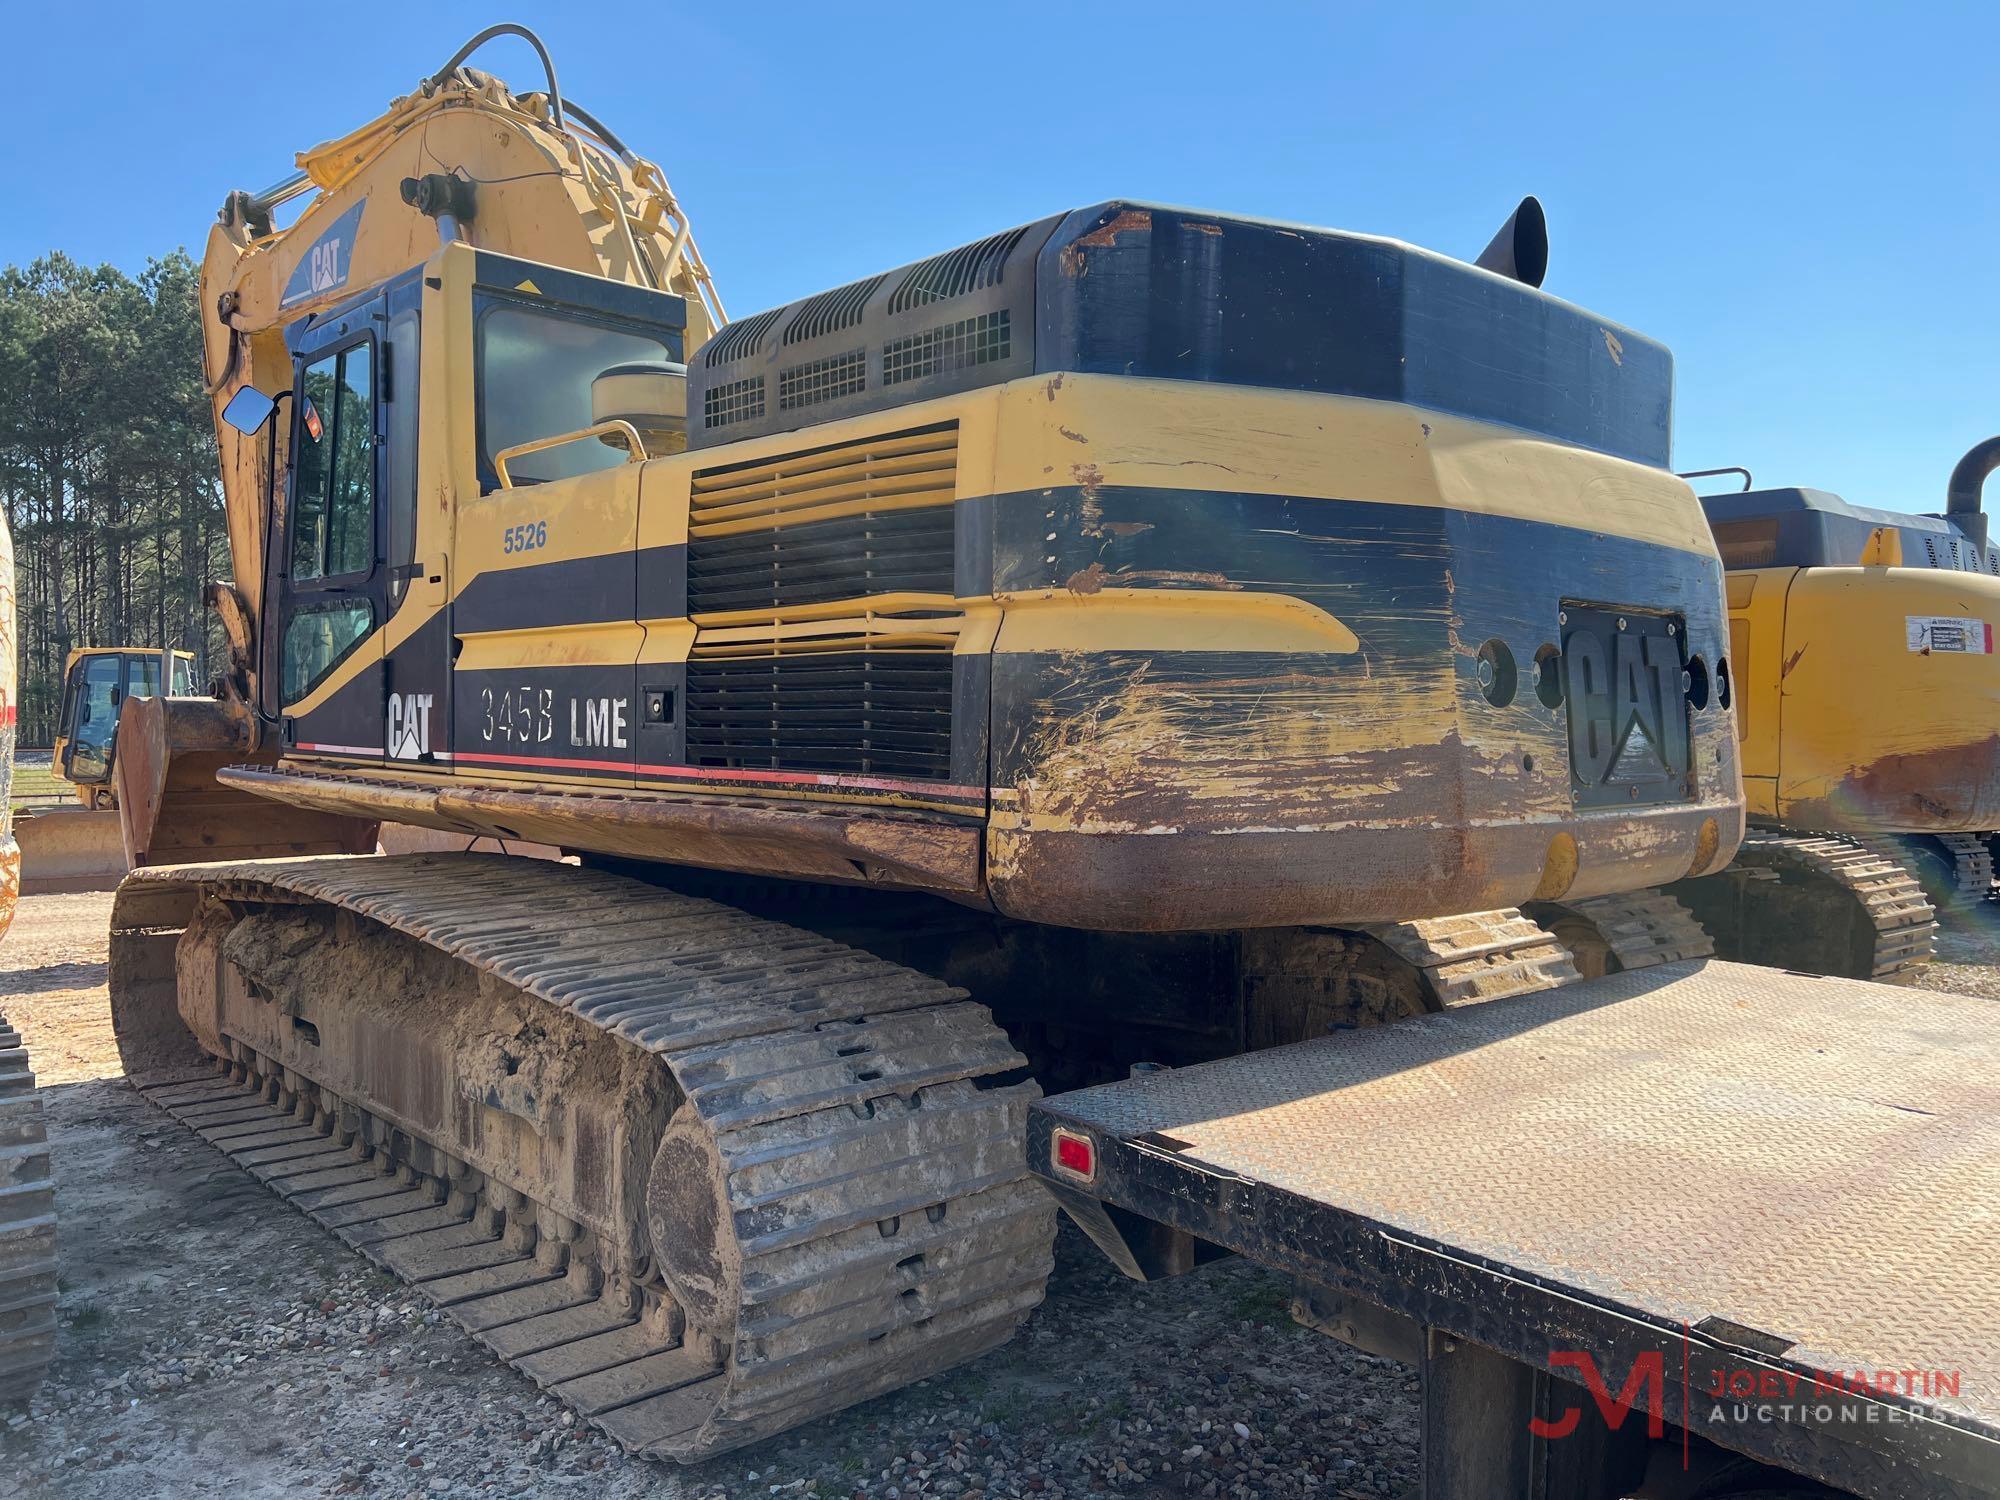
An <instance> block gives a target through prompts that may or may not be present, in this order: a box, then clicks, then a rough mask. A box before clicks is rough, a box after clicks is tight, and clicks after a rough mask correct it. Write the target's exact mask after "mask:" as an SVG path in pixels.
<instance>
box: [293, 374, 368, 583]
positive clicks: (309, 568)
mask: <svg viewBox="0 0 2000 1500" xmlns="http://www.w3.org/2000/svg"><path fill="white" fill-rule="evenodd" d="M298 407H299V414H298V459H297V467H296V469H295V470H294V479H293V488H292V526H291V547H292V582H293V583H310V582H312V581H313V580H315V579H320V578H338V577H341V576H343V575H346V574H352V573H366V572H367V571H368V570H369V569H370V568H372V567H374V565H375V377H374V358H373V353H372V351H371V349H370V347H369V346H368V345H367V344H353V345H350V346H349V347H347V348H345V349H342V350H340V351H339V352H338V353H335V354H329V355H326V356H324V357H323V358H320V359H316V360H314V361H313V362H312V363H311V364H309V365H307V366H306V367H305V368H304V369H303V370H301V371H300V374H299V402H298Z"/></svg>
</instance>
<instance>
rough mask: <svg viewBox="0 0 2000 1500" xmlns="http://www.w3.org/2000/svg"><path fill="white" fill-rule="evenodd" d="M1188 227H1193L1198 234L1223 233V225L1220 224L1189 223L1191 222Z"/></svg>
mask: <svg viewBox="0 0 2000 1500" xmlns="http://www.w3.org/2000/svg"><path fill="white" fill-rule="evenodd" d="M1187 227H1188V228H1189V229H1192V230H1193V231H1194V232H1195V233H1196V234H1213V235H1220V234H1221V233H1222V226H1221V225H1220V224H1195V223H1189V224H1188V225H1187Z"/></svg>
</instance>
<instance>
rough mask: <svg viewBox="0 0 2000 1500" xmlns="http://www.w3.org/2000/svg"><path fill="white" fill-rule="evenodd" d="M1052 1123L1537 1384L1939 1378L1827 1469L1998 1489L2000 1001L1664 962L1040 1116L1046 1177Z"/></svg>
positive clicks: (1144, 1190)
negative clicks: (1952, 1377)
mask: <svg viewBox="0 0 2000 1500" xmlns="http://www.w3.org/2000/svg"><path fill="white" fill-rule="evenodd" d="M1052 1123H1062V1124H1068V1125H1073V1126H1078V1125H1080V1126H1083V1127H1086V1128H1087V1129H1088V1130H1089V1131H1091V1132H1092V1133H1093V1134H1094V1135H1095V1136H1096V1137H1097V1139H1098V1141H1099V1144H1100V1159H1101V1163H1102V1164H1101V1167H1100V1180H1099V1181H1098V1182H1096V1183H1094V1184H1092V1185H1091V1186H1090V1187H1089V1188H1088V1189H1087V1190H1086V1191H1089V1192H1092V1193H1095V1194H1097V1195H1100V1196H1102V1197H1104V1198H1106V1199H1107V1200H1108V1201H1111V1202H1114V1203H1118V1204H1120V1205H1122V1206H1124V1207H1127V1208H1132V1209H1134V1210H1136V1211H1138V1212H1140V1213H1144V1214H1147V1215H1148V1216H1150V1217H1153V1218H1155V1219H1159V1220H1162V1221H1164V1222H1168V1223H1172V1224H1175V1225H1176V1226H1177V1227H1180V1228H1184V1229H1187V1230H1190V1231H1192V1232H1193V1233H1195V1234H1196V1235H1199V1236H1201V1237H1203V1238H1207V1239H1211V1240H1215V1241H1217V1242H1219V1243H1222V1244H1225V1245H1228V1246H1230V1247H1231V1248H1233V1249H1237V1250H1241V1251H1244V1252H1245V1253H1248V1254H1251V1255H1252V1256H1253V1257H1254V1258H1257V1259H1260V1260H1263V1261H1266V1262H1267V1263H1273V1264H1276V1265H1278V1266H1279V1267H1280V1268H1281V1269H1286V1270H1290V1271H1294V1272H1297V1273H1300V1274H1305V1275H1309V1276H1314V1277H1316V1278H1317V1279H1321V1280H1324V1281H1327V1282H1329V1283H1331V1284H1335V1285H1340V1286H1344V1287H1345V1288H1346V1289H1348V1290H1350V1291H1356V1292H1359V1293H1360V1294H1362V1295H1368V1296H1371V1297H1372V1298H1373V1299H1374V1300H1378V1301H1384V1302H1386V1303H1388V1305H1391V1306H1394V1307H1397V1308H1398V1310H1400V1311H1404V1312H1407V1313H1409V1314H1410V1315H1412V1316H1414V1317H1417V1318H1418V1319H1419V1321H1423V1322H1429V1323H1432V1324H1433V1325H1435V1326H1438V1327H1440V1328H1446V1329H1448V1330H1450V1331H1453V1332H1457V1333H1459V1334H1461V1335H1463V1336H1465V1337H1468V1338H1474V1339H1477V1340H1479V1341H1481V1342H1490V1343H1492V1344H1493V1345H1494V1346H1495V1347H1500V1348H1502V1349H1503V1352H1508V1353H1512V1354H1513V1355H1514V1356H1515V1357H1517V1358H1523V1359H1530V1360H1533V1361H1535V1362H1537V1363H1542V1364H1544V1366H1545V1367H1546V1356H1547V1353H1548V1351H1549V1350H1550V1349H1553V1348H1562V1347H1572V1348H1574V1347H1579V1346H1580V1344H1579V1335H1585V1336H1587V1335H1588V1334H1589V1332H1590V1330H1591V1329H1592V1328H1593V1327H1601V1328H1603V1329H1613V1330H1625V1331H1626V1332H1630V1331H1631V1330H1632V1329H1637V1330H1639V1331H1640V1332H1641V1333H1644V1334H1646V1337H1649V1338H1653V1339H1654V1341H1655V1343H1656V1345H1657V1346H1658V1347H1661V1348H1663V1349H1666V1350H1668V1351H1669V1352H1670V1356H1671V1358H1672V1365H1671V1368H1672V1369H1673V1371H1674V1373H1675V1374H1676V1376H1678V1374H1679V1370H1680V1368H1681V1358H1682V1354H1683V1352H1686V1351H1687V1350H1689V1349H1691V1350H1692V1352H1693V1355H1694V1358H1693V1361H1692V1364H1693V1367H1694V1368H1695V1369H1696V1370H1697V1371H1698V1370H1700V1369H1702V1368H1705V1367H1716V1366H1721V1365H1726V1364H1728V1363H1729V1361H1730V1360H1737V1361H1739V1362H1740V1361H1749V1362H1751V1363H1754V1364H1756V1365H1758V1366H1762V1367H1771V1368H1775V1369H1779V1370H1783V1369H1786V1368H1790V1369H1793V1370H1805V1371H1814V1370H1821V1371H1855V1370H1868V1371H1882V1370H1894V1371H1903V1370H1921V1371H1933V1372H1953V1373H1955V1374H1956V1375H1957V1377H1958V1391H1957V1393H1956V1394H1955V1395H1953V1394H1950V1393H1933V1394H1930V1395H1923V1394H1919V1395H1918V1396H1917V1397H1915V1398H1905V1399H1900V1400H1895V1401H1892V1404H1896V1405H1898V1406H1899V1407H1901V1408H1904V1409H1906V1410H1914V1412H1915V1413H1916V1415H1917V1416H1918V1417H1919V1418H1920V1420H1917V1421H1904V1422H1899V1423H1891V1424H1884V1425H1882V1426H1880V1427H1876V1428H1870V1429H1869V1430H1866V1431H1861V1430H1856V1431H1843V1432H1840V1433H1838V1434H1832V1433H1829V1434H1826V1435H1827V1436H1830V1437H1834V1438H1837V1441H1838V1443H1839V1445H1840V1446H1841V1447H1842V1448H1843V1449H1844V1450H1854V1449H1863V1450H1867V1451H1868V1452H1869V1453H1870V1454H1871V1455H1880V1454H1883V1453H1886V1454H1888V1455H1889V1456H1888V1457H1886V1458H1884V1459H1883V1460H1882V1463H1883V1469H1882V1472H1881V1473H1880V1474H1876V1473H1873V1472H1869V1473H1862V1474H1847V1475H1845V1476H1844V1480H1843V1482H1846V1483H1850V1484H1853V1485H1854V1487H1856V1488H1858V1489H1861V1490H1862V1491H1863V1492H1865V1493H1877V1494H1902V1493H1912V1494H1916V1493H1924V1494H1942V1493H1960V1492H1967V1493H1987V1492H1996V1491H2000V1234H1996V1231H2000V1005H1996V1004H1994V1003H1993V1002H1990V1001H1984V1000H1978V999H1972V998H1968V997H1961V996H1955V995H1945V994H1932V993H1925V994H1923V995H1921V996H1918V995H1913V994H1912V993H1911V992H1910V991H1908V990H1904V989H1900V988H1892V987H1890V986H1886V985H1879V984H1869V983H1863V982H1858V981H1854V980H1846V979H1832V978H1820V977H1814V976H1805V975H1797V974H1790V973H1785V972H1780V971H1776V970H1770V969H1758V968H1751V967H1748V966H1745V965H1739V964H1730V963H1724V962H1721V961H1719V960H1707V961H1690V962H1682V963H1675V964H1669V965H1665V966H1662V967H1658V968H1653V969H1647V970H1643V971H1638V972H1628V973H1622V974H1615V975H1611V976H1608V977H1606V978H1603V979H1597V980H1591V981H1588V982H1586V983H1583V984H1578V985H1572V986H1568V987H1566V988H1563V989H1560V990H1555V991H1549V992H1544V993H1539V994H1530V995H1521V996H1516V997H1512V998H1508V999H1502V1000H1496V1001H1492V1002H1490V1003H1487V1004H1482V1005H1472V1006H1465V1007H1460V1008H1455V1009H1453V1010H1450V1011H1448V1012H1445V1013H1442V1014H1436V1015H1429V1016H1423V1017H1419V1018H1415V1019H1412V1020H1407V1021H1399V1022H1396V1023H1394V1024H1392V1025H1388V1026H1382V1027H1377V1028H1373V1029H1370V1030H1364V1031H1357V1032H1348V1033H1344V1034H1338V1035H1334V1036H1330V1037H1327V1038H1324V1039H1319V1040H1315V1041H1311V1042H1306V1043H1302V1044H1299V1045H1296V1046H1289V1047H1283V1048H1277V1049H1273V1050H1272V1051H1269V1052H1264V1053H1253V1054H1249V1055H1246V1056H1241V1057H1236V1058H1231V1059H1228V1060H1226V1061H1222V1062H1217V1063H1211V1064H1206V1065H1203V1066H1200V1067H1192V1068H1185V1069H1180V1070H1176V1071H1170V1072H1163V1073H1155V1074H1150V1075H1146V1076H1143V1077H1139V1078H1134V1079H1131V1080H1128V1081H1125V1082H1121V1083H1116V1084H1110V1085H1106V1086H1104V1087H1100V1088H1095V1089H1089V1090H1084V1091H1080V1092H1078V1093H1073V1094H1067V1095H1062V1096H1059V1097H1056V1098H1052V1099H1049V1100H1046V1101H1044V1102H1043V1103H1042V1104H1041V1105H1039V1106H1037V1108H1036V1110H1035V1112H1034V1116H1033V1120H1032V1123H1031V1131H1030V1134H1031V1143H1030V1151H1029V1159H1030V1162H1031V1164H1032V1165H1034V1166H1035V1168H1036V1169H1037V1170H1038V1171H1040V1172H1042V1173H1043V1174H1044V1175H1045V1176H1051V1173H1050V1168H1049V1144H1048V1131H1049V1128H1050V1126H1051V1124H1052ZM1051 1180H1052V1181H1056V1182H1058V1184H1059V1185H1060V1183H1061V1179H1060V1178H1059V1177H1055V1176H1051ZM1482 1299H1484V1300H1482ZM1579 1306H1581V1307H1583V1308H1585V1309H1587V1310H1588V1311H1589V1313H1590V1316H1589V1317H1584V1316H1582V1315H1581V1314H1579V1313H1577V1311H1576V1309H1577V1308H1578V1307H1579ZM1593 1319H1594V1320H1595V1321H1594V1322H1593ZM1454 1320H1456V1321H1457V1322H1458V1323H1461V1324H1467V1325H1469V1326H1456V1327H1454ZM1683 1330H1687V1331H1688V1332H1687V1338H1686V1343H1685V1344H1683V1343H1682V1331H1683ZM1663 1333H1670V1334H1671V1335H1672V1338H1671V1339H1664V1338H1660V1337H1658V1336H1659V1335H1660V1334H1663ZM1606 1336H1607V1337H1612V1334H1606ZM1624 1336H1625V1335H1624V1333H1618V1334H1617V1338H1623V1337H1624ZM1566 1341H1567V1342H1566ZM1614 1341H1615V1340H1614ZM1639 1342H1641V1343H1643V1342H1644V1339H1641V1340H1640V1341H1639ZM1581 1346H1583V1347H1588V1346H1587V1345H1581ZM1612 1378H1614V1386H1615V1378H1616V1377H1612ZM1674 1383H1675V1384H1678V1381H1677V1380H1676V1381H1675V1382H1674ZM1694 1389H1695V1390H1696V1391H1697V1392H1698V1391H1699V1386H1698V1385H1696V1386H1695V1387H1694ZM1672 1396H1673V1397H1674V1398H1678V1396H1679V1392H1678V1391H1675V1392H1673V1393H1672ZM1672 1404H1674V1405H1676V1406H1678V1405H1679V1403H1678V1400H1677V1399H1676V1400H1675V1401H1673V1403H1672ZM1698 1409H1699V1408H1698V1403H1697V1410H1698ZM1768 1436H1769V1440H1770V1443H1771V1445H1772V1446H1773V1447H1780V1448H1781V1447H1782V1446H1783V1445H1785V1444H1791V1445H1793V1446H1797V1445H1798V1444H1799V1443H1801V1442H1802V1441H1805V1442H1809V1441H1811V1435H1810V1434H1808V1435H1807V1437H1805V1438H1803V1439H1802V1438H1801V1437H1800V1435H1799V1434H1798V1433H1797V1432H1786V1431H1776V1432H1773V1433H1772V1434H1769V1435H1768ZM1758 1440H1759V1441H1762V1439H1761V1438H1760V1439H1758ZM1732 1445H1733V1446H1747V1444H1745V1443H1733V1444H1732ZM1843 1462H1847V1463H1850V1464H1852V1463H1853V1457H1852V1453H1849V1455H1848V1457H1847V1458H1846V1459H1844V1460H1843ZM1871 1462H1872V1460H1871ZM1912 1462H1916V1463H1918V1464H1919V1465H1942V1469H1941V1470H1940V1471H1939V1472H1940V1473H1941V1474H1942V1475H1943V1476H1946V1480H1947V1482H1948V1483H1949V1484H1951V1485H1952V1486H1954V1487H1952V1488H1949V1489H1947V1488H1925V1487H1924V1486H1923V1485H1916V1486H1914V1487H1913V1486H1912V1485H1911V1484H1910V1483H1908V1482H1907V1481H1908V1480H1909V1478H1910V1475H1911V1473H1912V1472H1913V1471H1912V1470H1911V1469H1910V1467H1909V1465H1910V1464H1911V1463H1912ZM1820 1467H1822V1470H1823V1468H1824V1466H1820ZM1861 1467H1864V1468H1866V1467H1868V1465H1861ZM1924 1472H1925V1473H1930V1472H1931V1470H1930V1469H1928V1468H1927V1469H1925V1470H1924ZM1961 1482H1963V1483H1968V1484H1969V1485H1970V1488H1969V1489H1966V1490H1963V1491H1962V1490H1961V1489H1960V1488H1957V1487H1956V1486H1957V1485H1959V1484H1960V1483H1961Z"/></svg>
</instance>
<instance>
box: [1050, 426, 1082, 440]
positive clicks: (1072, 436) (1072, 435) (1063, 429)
mask: <svg viewBox="0 0 2000 1500" xmlns="http://www.w3.org/2000/svg"><path fill="white" fill-rule="evenodd" d="M1056 431H1057V432H1060V433H1061V434H1062V435H1063V436H1064V437H1066V438H1068V439H1069V440H1070V441H1071V442H1072V443H1087V442H1089V441H1090V439H1089V438H1087V437H1085V436H1084V435H1083V434H1082V433H1080V432H1071V431H1070V430H1069V429H1068V428H1067V427H1062V426H1058V427H1057V428H1056Z"/></svg>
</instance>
